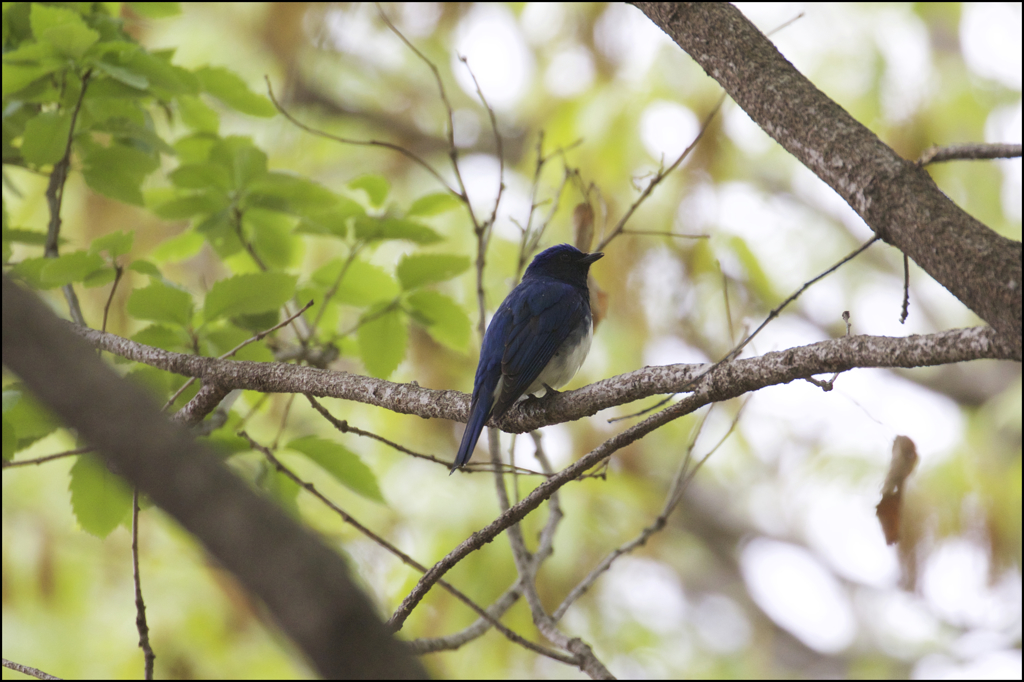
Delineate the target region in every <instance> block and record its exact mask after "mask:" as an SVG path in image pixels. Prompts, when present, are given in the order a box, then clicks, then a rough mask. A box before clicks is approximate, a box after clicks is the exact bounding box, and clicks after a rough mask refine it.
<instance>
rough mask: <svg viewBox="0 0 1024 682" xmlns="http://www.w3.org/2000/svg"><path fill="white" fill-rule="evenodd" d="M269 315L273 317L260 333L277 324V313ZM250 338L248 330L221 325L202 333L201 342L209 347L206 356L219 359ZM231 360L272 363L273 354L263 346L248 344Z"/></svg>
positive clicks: (231, 325) (250, 334) (230, 325)
mask: <svg viewBox="0 0 1024 682" xmlns="http://www.w3.org/2000/svg"><path fill="white" fill-rule="evenodd" d="M270 314H271V315H273V318H272V321H271V322H270V324H265V325H263V326H261V327H260V330H261V331H262V330H263V329H269V328H270V327H273V326H274V325H275V324H277V322H278V319H277V318H278V314H277V311H273V312H272V313H270ZM251 337H252V332H251V331H249V330H248V328H246V329H241V328H239V327H236V326H235V325H233V324H222V325H220V326H219V327H217V328H215V329H208V330H206V331H204V332H203V335H202V340H203V341H204V342H205V343H207V344H208V345H209V348H208V352H209V353H208V354H209V355H210V356H211V357H220V356H221V355H223V354H224V353H227V352H228V351H230V350H231V349H232V348H235V347H236V346H238V344H240V343H242V342H243V341H245V340H246V339H249V338H251ZM232 359H233V360H251V361H253V362H273V361H274V354H273V353H272V352H270V349H269V348H267V346H266V345H265V344H262V343H250V344H249V345H248V346H245V347H244V348H242V349H240V350H238V351H237V352H236V353H235V354H234V355H233V356H232Z"/></svg>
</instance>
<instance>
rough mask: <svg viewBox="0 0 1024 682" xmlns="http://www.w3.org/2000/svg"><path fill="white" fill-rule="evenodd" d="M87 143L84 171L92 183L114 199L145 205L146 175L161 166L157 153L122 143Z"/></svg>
mask: <svg viewBox="0 0 1024 682" xmlns="http://www.w3.org/2000/svg"><path fill="white" fill-rule="evenodd" d="M83 146H84V147H87V148H86V149H85V150H84V151H85V153H84V155H83V156H84V158H83V161H84V165H85V167H84V168H83V170H82V174H83V175H84V176H85V181H86V183H87V184H88V185H89V187H91V188H92V189H94V190H96V191H97V192H99V193H100V194H103V195H105V196H108V197H110V198H111V199H117V200H119V201H123V202H125V203H127V204H135V205H136V206H142V205H143V200H142V191H141V190H140V189H139V187H140V186H141V185H142V181H143V180H145V179H146V176H147V175H149V174H150V173H152V172H153V171H154V170H156V169H157V168H158V167H159V166H160V160H159V158H158V157H157V156H156V154H147V153H145V152H143V151H140V150H138V149H133V148H131V147H125V146H123V145H119V144H112V145H110V147H106V148H105V147H100V146H97V145H91V146H89V145H83Z"/></svg>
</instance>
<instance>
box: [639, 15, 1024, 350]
mask: <svg viewBox="0 0 1024 682" xmlns="http://www.w3.org/2000/svg"><path fill="white" fill-rule="evenodd" d="M635 4H636V6H637V7H638V8H639V9H640V10H641V11H642V12H644V14H646V15H647V16H648V17H649V18H650V19H651V20H652V21H653V22H654V23H655V24H657V25H658V26H659V27H660V28H661V29H662V30H664V31H665V32H666V33H667V34H668V35H669V36H670V37H671V38H672V39H673V40H674V41H675V42H676V44H678V45H679V46H680V47H681V48H682V49H683V50H685V51H686V52H687V53H689V54H690V56H691V57H692V58H693V59H694V61H696V62H697V63H698V64H699V65H700V66H701V67H702V68H703V69H704V71H705V72H707V73H708V75H710V76H711V77H712V78H714V79H715V80H717V81H718V82H719V84H720V85H721V86H722V87H723V88H724V89H725V91H726V92H727V93H728V94H729V96H730V97H732V98H733V100H735V102H736V103H737V104H738V105H739V106H740V107H741V108H742V109H743V110H744V111H745V112H746V113H747V115H749V116H750V118H751V119H753V120H754V121H755V122H756V123H757V124H758V125H759V126H761V128H762V129H763V130H764V131H765V132H766V133H768V134H769V135H770V136H771V137H772V138H774V139H775V140H776V141H777V142H778V143H779V144H781V145H782V146H783V147H785V149H786V150H787V151H789V153H790V154H792V155H793V156H795V157H796V158H797V159H798V160H799V161H800V162H801V163H803V164H804V165H805V166H807V167H808V168H809V169H810V170H811V171H812V172H814V173H815V174H816V175H817V176H818V177H819V178H821V179H822V180H823V181H825V182H826V183H827V184H828V185H829V186H830V187H832V188H833V189H834V190H835V191H836V192H838V193H839V195H840V196H842V197H843V199H845V200H846V202H847V203H848V204H850V206H851V207H852V208H853V209H854V210H855V211H856V212H857V213H858V214H859V215H860V216H861V217H862V218H863V219H864V221H865V222H866V223H867V224H868V225H869V226H870V227H871V229H872V230H874V232H875V234H877V235H878V236H879V237H881V238H882V239H883V240H884V241H886V242H888V243H889V244H892V245H894V246H896V247H897V248H898V249H900V250H901V251H903V252H904V253H906V254H907V255H908V256H910V257H911V258H913V259H914V261H915V262H916V263H917V264H918V265H920V266H921V267H922V268H923V269H924V270H925V271H926V272H927V273H928V274H929V275H931V276H932V277H934V278H935V279H936V281H938V282H939V283H940V284H942V285H943V286H944V287H946V288H947V289H948V290H949V291H950V292H951V293H952V294H953V295H954V296H956V297H957V298H958V299H960V300H961V301H962V302H963V303H964V304H965V305H966V306H967V307H969V308H970V309H971V310H973V311H974V312H975V313H977V314H978V316H980V317H981V318H982V319H984V320H985V321H986V322H988V323H989V324H991V325H992V326H993V327H995V328H996V329H998V330H1000V331H1002V332H1004V333H1006V334H1008V335H1010V336H1011V337H1013V338H1014V339H1016V343H1017V344H1018V346H1019V345H1020V343H1021V301H1022V294H1021V287H1022V281H1024V279H1022V270H1021V243H1020V242H1015V241H1013V240H1010V239H1007V238H1006V237H1003V236H1001V235H999V234H997V233H996V232H994V231H993V230H991V229H990V228H988V227H986V226H985V225H983V224H982V223H981V222H979V221H978V220H975V219H974V218H973V217H971V216H970V215H968V214H967V213H966V212H965V211H963V210H962V209H961V208H960V207H959V206H957V205H956V204H954V203H953V202H952V201H951V200H950V199H949V197H947V196H946V195H945V194H943V193H942V191H941V190H939V188H938V187H937V186H936V185H935V183H934V182H933V181H932V179H931V176H929V175H928V173H927V172H926V171H925V170H924V169H923V168H921V167H920V166H918V165H917V164H916V163H915V162H913V161H908V160H906V159H904V158H902V157H900V156H899V155H898V154H897V153H896V152H895V151H893V150H892V149H891V148H890V147H889V146H888V145H886V144H885V143H884V142H883V141H882V140H880V139H878V137H877V136H876V135H875V134H874V133H873V132H871V131H870V130H868V129H867V128H866V127H865V126H863V125H862V124H861V123H860V122H859V121H857V120H856V119H854V118H853V117H852V116H850V114H849V113H847V112H846V111H845V110H844V109H843V108H842V107H840V106H839V105H838V104H836V103H835V102H834V101H832V100H831V99H829V98H828V97H827V96H826V95H825V94H824V93H823V92H821V91H820V90H818V89H817V88H816V87H815V86H814V84H813V83H811V82H810V81H809V80H807V78H805V77H804V76H803V74H801V73H800V72H799V71H797V70H796V69H795V68H794V67H793V65H792V64H790V63H789V62H788V61H787V60H786V58H785V57H783V56H782V55H781V54H780V53H779V51H778V50H777V49H776V48H775V46H774V45H773V44H772V43H771V41H770V40H768V38H766V37H765V36H764V35H763V34H762V33H761V32H760V31H759V30H758V29H757V28H756V27H755V26H754V25H753V24H752V23H750V21H749V20H747V18H746V17H744V16H743V15H742V14H741V13H740V12H739V10H737V9H736V8H735V7H733V6H732V5H729V4H725V3H721V4H719V3H708V4H704V3H679V4H677V3H656V2H638V3H635Z"/></svg>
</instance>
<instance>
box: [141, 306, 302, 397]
mask: <svg viewBox="0 0 1024 682" xmlns="http://www.w3.org/2000/svg"><path fill="white" fill-rule="evenodd" d="M312 305H313V301H310V302H309V303H307V304H306V305H305V306H303V307H302V309H301V310H299V312H297V313H295V314H294V315H290V316H289V317H287V318H285V319H284V320H283V321H282V322H278V323H277V324H275V325H274V326H273V327H271V328H270V329H264V330H263V331H261V332H258V333H256V334H253V335H252V336H250V337H249V338H248V339H246V340H245V341H242V342H241V343H240V344H238V345H237V346H235V347H234V348H232V349H231V350H229V351H228V352H226V353H223V354H221V355H219V356H217V359H218V360H226V359H227V358H230V357H231V356H232V355H234V354H235V353H237V352H238V351H240V350H242V349H243V348H245V347H246V346H248V345H249V344H250V343H255V342H256V341H260V340H262V339H264V338H266V336H267V335H268V334H272V333H274V332H276V331H277V330H278V329H280V328H281V327H283V326H285V325H287V324H289V323H290V322H291V321H292V320H294V319H295V318H297V317H298V316H299V315H301V314H302V313H304V312H306V311H307V310H309V308H310V306H312ZM196 379H197V377H192V378H191V379H189V380H188V381H186V382H185V383H184V385H182V387H181V388H179V389H178V390H177V391H175V392H174V395H172V396H171V397H170V398H169V399H168V400H167V402H166V403H164V406H163V407H162V408H161V409H163V410H166V409H167V408H168V407H170V406H171V405H173V404H174V401H175V400H177V399H178V396H180V395H181V394H182V393H184V392H185V389H187V388H188V387H189V386H191V385H192V384H193V383H195V380H196ZM183 409H184V408H183Z"/></svg>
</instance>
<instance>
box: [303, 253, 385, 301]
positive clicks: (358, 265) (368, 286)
mask: <svg viewBox="0 0 1024 682" xmlns="http://www.w3.org/2000/svg"><path fill="white" fill-rule="evenodd" d="M343 265H344V262H343V261H342V260H341V259H337V260H333V261H331V262H329V263H327V264H326V265H324V266H323V267H321V268H320V269H318V270H317V271H316V272H315V273H313V281H314V282H316V283H317V284H319V285H320V286H321V287H323V288H324V289H325V290H326V289H329V288H331V287H333V286H334V283H335V281H337V279H338V275H339V274H340V273H341V268H342V267H343ZM400 291H401V288H400V287H399V286H398V282H396V281H395V279H394V278H393V277H392V276H391V275H389V274H388V273H387V272H385V271H384V270H383V269H382V268H379V267H377V266H376V265H371V264H370V263H367V262H366V261H364V260H358V259H357V260H354V261H352V262H351V263H350V264H349V266H348V270H346V271H345V276H344V277H343V278H342V280H341V283H340V284H339V285H338V291H337V293H336V294H335V296H334V300H335V301H338V302H339V303H348V304H350V305H357V306H366V305H369V304H371V303H377V302H378V301H391V300H394V298H395V297H396V296H398V294H399V292H400Z"/></svg>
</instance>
